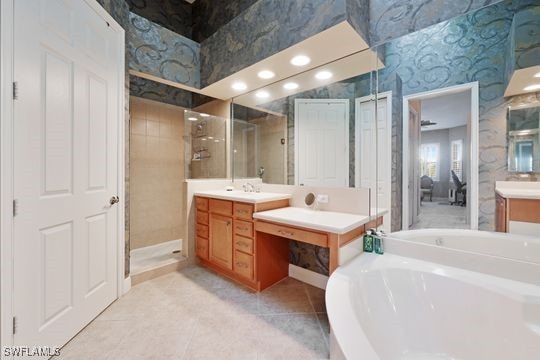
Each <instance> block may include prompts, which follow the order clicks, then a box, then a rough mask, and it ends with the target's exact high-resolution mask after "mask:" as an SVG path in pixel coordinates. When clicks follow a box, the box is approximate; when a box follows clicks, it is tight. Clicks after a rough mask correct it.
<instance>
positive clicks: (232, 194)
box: [195, 190, 292, 204]
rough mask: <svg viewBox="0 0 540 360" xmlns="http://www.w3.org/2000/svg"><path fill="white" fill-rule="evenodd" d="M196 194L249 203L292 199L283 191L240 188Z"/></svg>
mask: <svg viewBox="0 0 540 360" xmlns="http://www.w3.org/2000/svg"><path fill="white" fill-rule="evenodd" d="M195 195H196V196H203V197H213V198H216V199H223V200H231V201H242V202H247V203H253V204H256V203H261V202H268V201H276V200H284V199H290V198H291V197H292V195H291V194H281V193H268V192H245V191H239V190H233V191H226V190H210V191H199V192H197V193H195Z"/></svg>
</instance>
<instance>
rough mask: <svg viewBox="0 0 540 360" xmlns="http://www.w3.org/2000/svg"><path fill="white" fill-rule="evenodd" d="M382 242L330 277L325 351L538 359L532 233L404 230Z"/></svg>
mask: <svg viewBox="0 0 540 360" xmlns="http://www.w3.org/2000/svg"><path fill="white" fill-rule="evenodd" d="M437 239H442V241H441V240H439V241H437ZM412 240H414V241H412ZM384 242H385V247H386V253H385V254H384V255H375V254H363V255H361V256H359V257H357V258H356V259H354V260H352V261H351V262H349V263H347V264H346V265H344V266H342V267H340V268H338V269H337V270H336V271H335V272H334V273H333V274H332V276H331V277H330V280H329V282H328V285H327V292H326V302H327V310H328V317H329V319H330V325H331V328H332V337H331V342H332V344H331V357H332V358H336V359H337V358H346V359H359V360H370V359H384V360H386V359H426V360H427V359H464V360H465V359H474V360H483V359H486V360H498V359H501V360H502V359H504V360H507V359H519V360H522V359H523V360H525V359H540V253H539V251H538V250H539V249H540V247H539V246H540V240H539V239H534V238H526V237H521V238H520V237H516V236H512V235H504V234H502V235H501V234H491V233H482V232H475V231H470V230H459V231H448V230H438V231H437V230H414V231H407V232H400V233H396V234H391V235H390V237H389V238H385V240H384ZM437 243H438V244H439V245H437ZM490 245H494V246H491V247H490ZM514 247H515V248H520V249H521V250H520V251H518V250H516V251H513V250H509V251H504V249H514ZM497 249H498V250H497ZM525 249H527V250H528V251H526V250H525Z"/></svg>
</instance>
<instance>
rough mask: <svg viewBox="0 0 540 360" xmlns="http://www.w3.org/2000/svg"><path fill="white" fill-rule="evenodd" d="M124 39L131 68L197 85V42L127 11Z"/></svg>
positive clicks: (181, 82) (199, 72)
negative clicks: (127, 22)
mask: <svg viewBox="0 0 540 360" xmlns="http://www.w3.org/2000/svg"><path fill="white" fill-rule="evenodd" d="M126 43H127V44H126V46H127V51H128V65H129V68H130V69H132V70H137V71H140V72H143V73H146V74H150V75H154V76H157V77H158V78H161V79H165V80H169V81H174V82H177V83H180V84H184V85H188V86H191V87H194V88H200V85H201V81H200V74H201V63H200V46H199V44H198V43H196V42H195V41H193V40H190V39H188V38H186V37H184V36H181V35H179V34H177V33H175V32H173V31H171V30H169V29H166V28H164V27H162V26H160V25H157V24H156V23H153V22H151V21H149V20H147V19H145V18H143V17H141V16H139V15H137V14H134V13H130V14H129V25H128V31H127V33H126Z"/></svg>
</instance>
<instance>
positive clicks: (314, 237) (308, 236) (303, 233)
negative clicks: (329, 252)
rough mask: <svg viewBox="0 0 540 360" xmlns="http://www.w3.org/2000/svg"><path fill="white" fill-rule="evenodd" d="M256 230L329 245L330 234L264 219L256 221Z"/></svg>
mask: <svg viewBox="0 0 540 360" xmlns="http://www.w3.org/2000/svg"><path fill="white" fill-rule="evenodd" d="M255 231H260V232H264V233H267V234H272V235H277V236H281V237H284V238H287V239H292V240H297V241H301V242H305V243H309V244H313V245H317V246H322V247H328V236H327V235H326V234H321V233H318V232H315V231H309V230H302V229H297V228H294V227H290V226H284V225H276V224H272V223H267V222H264V221H257V222H256V223H255Z"/></svg>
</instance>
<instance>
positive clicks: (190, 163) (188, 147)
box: [184, 110, 227, 179]
mask: <svg viewBox="0 0 540 360" xmlns="http://www.w3.org/2000/svg"><path fill="white" fill-rule="evenodd" d="M184 120H185V121H184V123H185V126H186V129H185V135H184V148H185V160H186V161H185V164H186V178H188V179H211V178H226V177H227V156H226V155H227V119H225V118H222V117H219V116H213V115H208V114H204V113H199V112H195V111H191V110H185V111H184Z"/></svg>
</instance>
